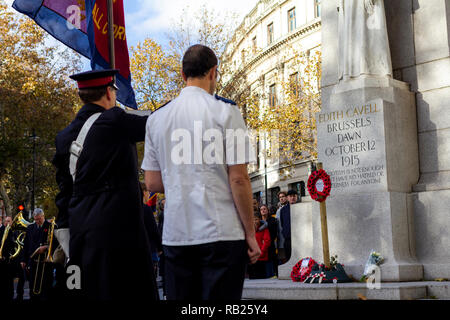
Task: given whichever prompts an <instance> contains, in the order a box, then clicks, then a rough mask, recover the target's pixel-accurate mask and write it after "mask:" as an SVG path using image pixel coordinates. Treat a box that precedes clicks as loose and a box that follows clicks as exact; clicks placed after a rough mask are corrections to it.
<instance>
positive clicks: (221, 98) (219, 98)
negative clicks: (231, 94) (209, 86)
mask: <svg viewBox="0 0 450 320" xmlns="http://www.w3.org/2000/svg"><path fill="white" fill-rule="evenodd" d="M214 97H215V98H216V99H217V100H220V101H223V102H225V103H229V104H232V105H233V106H235V105H236V102H234V101H233V100H230V99H227V98H224V97H221V96H219V95H217V94H216V95H214Z"/></svg>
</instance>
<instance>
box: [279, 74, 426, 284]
mask: <svg viewBox="0 0 450 320" xmlns="http://www.w3.org/2000/svg"><path fill="white" fill-rule="evenodd" d="M328 94H329V95H328V96H326V95H325V98H324V99H323V105H322V112H321V113H320V114H318V115H317V132H318V137H317V138H318V156H319V159H318V161H319V162H322V163H323V168H324V169H325V170H326V171H327V172H328V174H329V175H330V177H331V182H332V190H331V195H330V197H329V198H328V199H327V216H328V233H329V247H330V254H331V255H334V254H337V255H338V256H339V262H340V263H342V264H344V265H345V270H346V271H347V274H349V275H350V274H351V275H353V277H355V278H359V277H361V275H362V274H363V271H364V265H365V263H366V261H367V258H368V255H369V253H370V252H371V251H372V250H376V251H378V252H380V253H381V254H382V255H383V257H384V258H385V262H384V263H383V264H382V265H381V281H414V280H421V279H422V277H423V268H422V266H421V265H420V264H418V263H417V261H416V258H415V254H414V242H413V238H414V236H413V221H412V217H413V213H412V212H411V211H412V209H411V208H412V206H413V204H412V197H411V196H410V192H411V191H412V186H413V185H414V184H416V183H417V181H418V178H419V163H418V161H419V160H418V159H419V157H418V145H417V121H416V107H415V100H414V95H413V93H411V92H410V91H409V87H408V85H407V84H405V83H403V82H400V81H396V80H393V79H391V78H388V77H364V76H361V77H359V78H357V79H355V80H349V81H344V82H340V83H339V84H337V85H335V86H333V87H329V90H328ZM319 212H320V210H319V205H318V204H316V203H305V204H299V205H296V206H293V207H292V212H291V219H292V223H291V226H292V228H293V230H292V247H293V249H292V252H293V254H292V257H291V261H289V262H288V263H287V264H286V265H285V266H281V267H280V278H284V279H286V278H288V272H289V267H290V266H291V265H293V264H295V263H296V261H298V259H299V258H302V257H308V256H311V257H313V258H314V259H316V260H317V259H319V260H321V259H322V253H321V250H322V249H321V241H320V213H319Z"/></svg>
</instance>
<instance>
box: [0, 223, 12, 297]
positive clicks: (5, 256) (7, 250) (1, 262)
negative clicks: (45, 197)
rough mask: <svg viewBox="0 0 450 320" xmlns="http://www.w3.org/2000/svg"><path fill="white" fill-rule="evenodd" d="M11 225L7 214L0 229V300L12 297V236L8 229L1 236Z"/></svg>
mask: <svg viewBox="0 0 450 320" xmlns="http://www.w3.org/2000/svg"><path fill="white" fill-rule="evenodd" d="M8 225H9V226H11V225H12V219H11V217H9V216H7V217H6V218H5V219H4V221H3V228H1V229H0V241H1V244H0V245H3V247H2V252H1V256H2V259H0V301H2V302H3V301H12V299H13V298H14V269H13V267H12V263H11V260H10V259H9V257H10V256H11V255H12V254H13V252H14V237H13V233H12V231H11V230H10V231H9V232H8V235H7V236H6V237H5V238H3V236H4V235H5V232H6V227H7V226H8Z"/></svg>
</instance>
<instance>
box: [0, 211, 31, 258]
mask: <svg viewBox="0 0 450 320" xmlns="http://www.w3.org/2000/svg"><path fill="white" fill-rule="evenodd" d="M30 224H31V222H28V221H27V220H25V219H24V217H23V213H22V211H20V212H19V213H18V214H17V215H16V216H15V217H14V219H13V221H12V223H11V225H8V226H7V227H6V229H5V232H4V233H3V237H2V242H1V247H0V260H4V259H6V258H9V259H10V260H12V259H14V258H16V257H17V256H18V255H19V254H20V251H22V249H23V244H24V243H23V241H24V240H25V235H26V230H27V227H28V226H29V225H30ZM15 230H20V231H21V232H20V233H19V235H18V236H17V239H16V247H15V249H14V253H13V254H11V256H9V257H5V256H4V255H3V248H4V245H5V242H6V239H7V238H8V234H9V233H10V232H11V231H15Z"/></svg>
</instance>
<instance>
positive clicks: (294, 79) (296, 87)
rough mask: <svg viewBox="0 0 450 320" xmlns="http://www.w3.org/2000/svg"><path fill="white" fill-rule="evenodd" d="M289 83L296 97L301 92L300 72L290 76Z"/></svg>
mask: <svg viewBox="0 0 450 320" xmlns="http://www.w3.org/2000/svg"><path fill="white" fill-rule="evenodd" d="M289 85H290V86H291V92H292V94H293V95H294V96H295V97H298V94H299V89H300V88H299V83H298V72H296V73H293V74H291V75H290V76H289Z"/></svg>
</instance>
